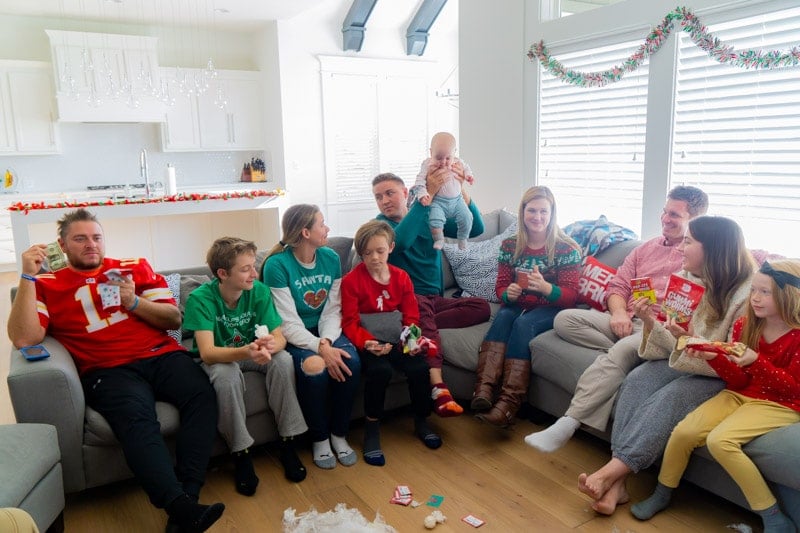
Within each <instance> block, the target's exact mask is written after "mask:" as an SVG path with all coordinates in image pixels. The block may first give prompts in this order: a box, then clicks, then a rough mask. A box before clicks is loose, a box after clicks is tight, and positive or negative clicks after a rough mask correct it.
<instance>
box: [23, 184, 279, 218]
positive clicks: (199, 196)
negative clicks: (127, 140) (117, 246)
mask: <svg viewBox="0 0 800 533" xmlns="http://www.w3.org/2000/svg"><path fill="white" fill-rule="evenodd" d="M283 194H284V191H283V190H281V189H275V190H274V191H266V190H262V189H258V190H254V191H241V192H224V193H180V194H176V195H175V196H163V197H159V198H120V199H118V200H113V199H107V200H85V201H73V202H53V203H47V202H17V203H15V204H11V205H10V206H8V210H9V211H23V212H24V213H25V214H28V212H29V211H34V210H37V209H64V208H67V209H71V208H78V207H101V206H114V205H139V204H163V203H172V202H195V201H200V200H235V199H239V198H246V199H250V200H253V199H255V198H263V197H269V196H283Z"/></svg>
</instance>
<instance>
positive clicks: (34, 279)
mask: <svg viewBox="0 0 800 533" xmlns="http://www.w3.org/2000/svg"><path fill="white" fill-rule="evenodd" d="M19 277H20V279H27V280H28V281H33V282H34V283H35V282H36V281H37V280H36V276H31V275H30V274H24V273H23V274H20V275H19Z"/></svg>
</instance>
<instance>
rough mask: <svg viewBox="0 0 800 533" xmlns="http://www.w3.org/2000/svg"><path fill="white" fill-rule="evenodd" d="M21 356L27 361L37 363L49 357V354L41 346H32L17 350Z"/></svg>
mask: <svg viewBox="0 0 800 533" xmlns="http://www.w3.org/2000/svg"><path fill="white" fill-rule="evenodd" d="M19 351H20V352H21V353H22V356H23V357H24V358H25V359H27V360H28V361H39V360H41V359H47V358H48V357H50V352H48V351H47V348H45V347H44V346H42V345H41V344H34V345H33V346H23V347H22V348H20V349H19Z"/></svg>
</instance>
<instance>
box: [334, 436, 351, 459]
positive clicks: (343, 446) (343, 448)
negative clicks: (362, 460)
mask: <svg viewBox="0 0 800 533" xmlns="http://www.w3.org/2000/svg"><path fill="white" fill-rule="evenodd" d="M331 446H333V449H334V450H335V451H336V454H337V455H348V454H351V453H353V448H351V447H350V445H349V444H347V439H346V438H344V437H340V436H338V435H334V434H333V433H331Z"/></svg>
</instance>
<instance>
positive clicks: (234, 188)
mask: <svg viewBox="0 0 800 533" xmlns="http://www.w3.org/2000/svg"><path fill="white" fill-rule="evenodd" d="M273 189H275V187H274V184H273V183H272V182H256V183H250V182H240V181H237V182H232V183H218V184H207V185H190V186H183V187H178V193H179V194H180V193H185V194H193V193H199V194H203V193H226V192H246V191H255V190H267V191H270V190H273ZM115 192H116V193H117V194H116V198H124V196H125V193H124V191H123V190H121V189H113V190H109V189H104V190H87V189H75V190H66V191H62V192H11V193H5V194H0V205H2V206H7V205H10V204H15V203H17V202H23V203H26V202H45V203H53V202H72V201H78V202H79V201H82V200H89V199H91V200H100V199H106V198H114V197H115V195H114V193H115ZM133 193H134V194H135V195H136V196H137V197H141V194H142V190H141V189H133Z"/></svg>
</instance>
